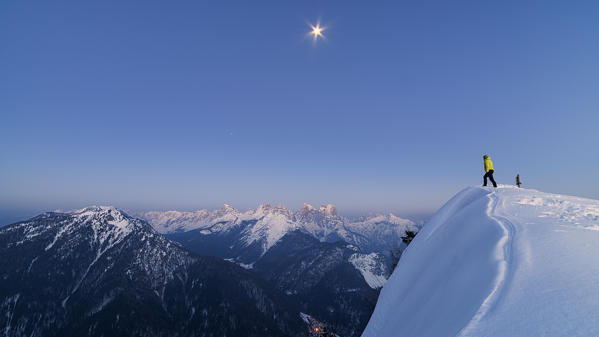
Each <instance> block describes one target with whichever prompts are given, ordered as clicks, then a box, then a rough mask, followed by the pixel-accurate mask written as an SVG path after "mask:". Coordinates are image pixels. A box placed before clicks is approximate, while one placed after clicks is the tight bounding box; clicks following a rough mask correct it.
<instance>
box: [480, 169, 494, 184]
mask: <svg viewBox="0 0 599 337" xmlns="http://www.w3.org/2000/svg"><path fill="white" fill-rule="evenodd" d="M493 172H495V171H493V170H489V172H487V173H485V176H484V177H483V178H484V179H485V182H484V184H483V186H487V178H489V180H491V183H493V187H497V183H496V182H495V179H493Z"/></svg>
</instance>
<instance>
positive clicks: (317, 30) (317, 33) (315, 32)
mask: <svg viewBox="0 0 599 337" xmlns="http://www.w3.org/2000/svg"><path fill="white" fill-rule="evenodd" d="M310 27H311V28H312V31H311V32H310V35H312V36H313V37H314V41H316V40H317V39H318V38H319V37H320V38H323V39H324V35H322V32H323V31H324V29H325V27H321V26H320V22H319V23H317V24H316V26H314V25H310Z"/></svg>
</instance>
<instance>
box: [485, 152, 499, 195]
mask: <svg viewBox="0 0 599 337" xmlns="http://www.w3.org/2000/svg"><path fill="white" fill-rule="evenodd" d="M483 160H484V162H485V175H484V177H483V178H484V183H483V186H487V178H489V179H490V180H491V182H492V183H493V187H497V183H496V182H495V179H493V172H495V170H493V162H492V161H491V158H489V156H488V155H484V156H483Z"/></svg>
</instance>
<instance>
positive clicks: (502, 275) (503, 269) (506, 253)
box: [456, 192, 515, 337]
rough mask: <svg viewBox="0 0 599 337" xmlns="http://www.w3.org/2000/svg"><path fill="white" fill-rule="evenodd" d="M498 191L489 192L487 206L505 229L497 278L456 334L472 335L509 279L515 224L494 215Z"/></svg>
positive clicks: (497, 254)
mask: <svg viewBox="0 0 599 337" xmlns="http://www.w3.org/2000/svg"><path fill="white" fill-rule="evenodd" d="M495 193H496V192H492V193H489V194H488V195H487V197H488V198H489V204H488V206H487V211H486V213H487V216H488V217H489V218H490V219H492V220H493V221H495V222H496V223H497V224H498V225H499V227H501V229H502V231H503V235H502V237H501V238H500V239H499V241H498V242H497V245H496V246H495V254H494V255H495V257H496V258H497V260H498V265H497V275H496V277H495V280H494V281H493V289H492V290H491V292H490V293H489V295H487V297H486V298H485V299H484V300H483V302H482V303H481V305H480V307H479V308H478V310H477V311H476V313H475V314H474V316H473V317H472V319H470V321H469V322H468V324H466V326H464V327H463V328H462V330H460V331H459V332H458V333H457V334H456V336H460V337H461V336H468V335H472V333H473V331H472V330H473V329H474V328H475V327H476V325H477V324H478V323H479V322H480V321H481V320H482V319H483V318H484V317H485V315H486V314H487V313H488V312H489V310H490V309H491V308H492V307H493V305H494V304H495V303H496V302H497V300H498V299H499V293H500V292H501V291H502V290H503V288H504V285H505V283H506V280H507V270H508V265H509V264H510V260H511V258H512V256H511V251H512V238H513V236H514V230H515V229H514V225H513V224H512V223H511V222H510V221H509V220H507V219H506V218H504V217H498V216H495V215H493V214H494V213H495V209H496V208H497V203H498V199H497V196H496V194H495Z"/></svg>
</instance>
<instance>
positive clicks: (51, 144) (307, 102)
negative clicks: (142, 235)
mask: <svg viewBox="0 0 599 337" xmlns="http://www.w3.org/2000/svg"><path fill="white" fill-rule="evenodd" d="M598 13H599V2H597V1H588V2H582V1H576V2H572V1H562V2H553V1H525V2H524V1H376V2H372V1H239V2H233V1H123V0H119V1H2V2H1V3H0V41H1V44H0V114H1V119H0V144H1V146H0V170H1V174H0V214H2V218H4V219H13V218H17V217H19V216H24V215H26V214H33V213H36V212H39V211H41V210H51V209H55V208H75V207H83V206H86V205H89V204H110V205H116V206H118V207H121V208H128V209H196V208H204V207H208V208H211V207H218V206H219V205H221V204H222V203H224V202H227V203H230V204H232V205H233V206H235V207H237V208H240V209H245V208H249V207H255V206H256V205H257V204H258V203H261V202H270V203H282V204H285V205H287V206H289V207H292V208H297V207H300V206H301V203H303V202H310V203H313V204H316V205H318V204H321V203H334V204H336V205H337V206H338V208H339V210H340V212H341V213H343V214H348V215H349V214H357V213H361V212H368V211H394V212H397V213H399V214H408V213H421V212H425V213H426V212H432V211H434V210H435V209H437V208H438V207H439V206H441V205H442V203H444V202H445V201H446V200H447V199H448V198H449V197H451V196H452V195H453V194H455V193H456V192H457V191H458V190H460V189H461V188H463V187H465V186H467V185H476V184H480V183H481V180H482V173H483V171H482V167H483V163H482V155H483V154H484V153H488V154H490V155H491V158H492V159H493V160H494V162H495V167H496V179H497V180H498V182H499V183H507V184H512V183H513V181H514V177H515V175H516V173H520V174H521V176H522V180H523V181H524V184H525V186H526V187H531V188H537V189H540V190H544V191H550V192H559V193H567V194H574V195H579V196H585V197H591V198H599V188H598V187H599V175H597V173H596V172H597V168H598V167H599V156H598V155H597V154H598V150H597V146H598V145H599V132H597V131H598V128H599V111H598V110H599V109H598V108H599V61H598V60H599V20H597V14H598ZM319 18H320V19H321V22H322V24H323V25H324V26H326V27H327V29H326V30H325V31H324V33H325V35H326V37H327V39H326V41H318V43H316V44H314V43H313V42H312V41H311V40H310V39H309V38H306V33H307V32H308V31H309V27H308V25H307V23H315V22H316V20H317V19H319Z"/></svg>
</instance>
